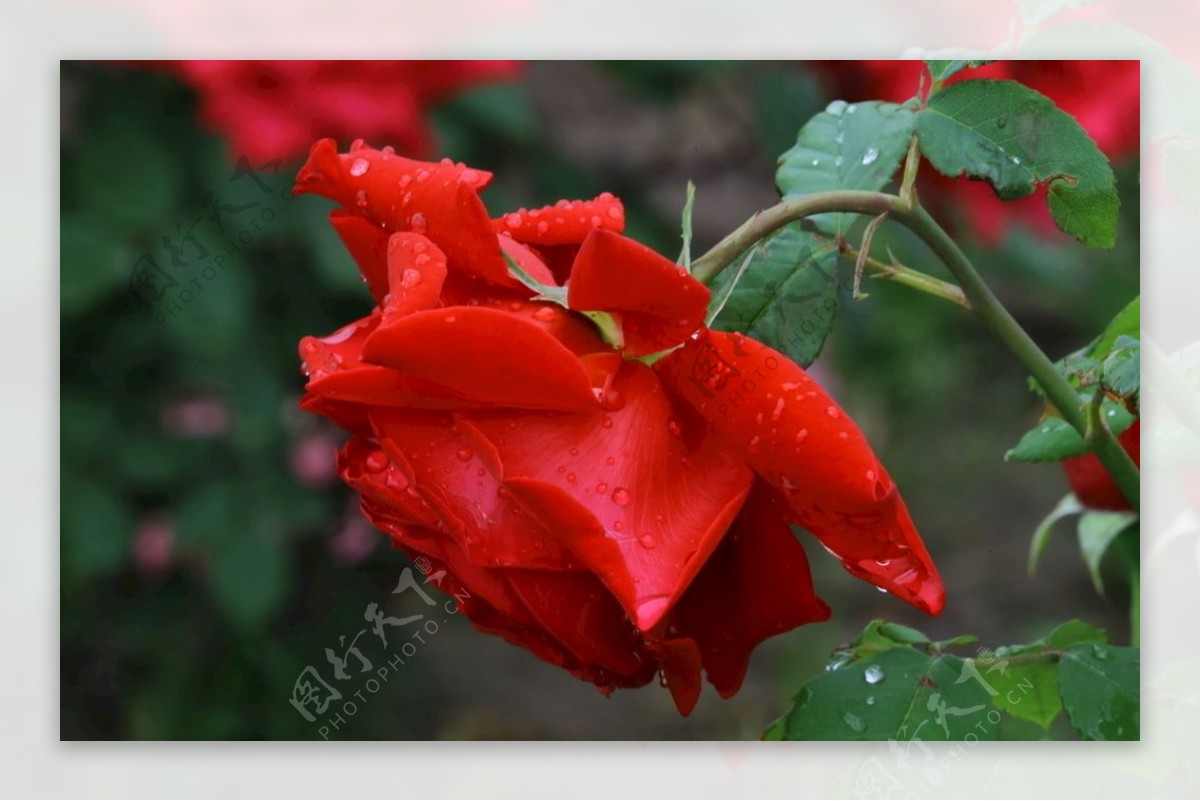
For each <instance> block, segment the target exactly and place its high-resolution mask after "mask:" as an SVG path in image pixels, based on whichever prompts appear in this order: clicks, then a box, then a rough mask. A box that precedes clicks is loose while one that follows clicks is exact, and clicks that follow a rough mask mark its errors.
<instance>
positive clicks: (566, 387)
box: [363, 306, 596, 409]
mask: <svg viewBox="0 0 1200 801" xmlns="http://www.w3.org/2000/svg"><path fill="white" fill-rule="evenodd" d="M363 358H365V359H366V360H368V361H370V362H372V363H374V364H378V365H382V366H385V367H391V368H393V369H395V370H399V371H400V372H402V373H406V374H409V375H414V376H418V377H420V378H422V379H424V380H426V381H430V382H433V383H435V384H438V385H440V386H442V387H445V388H446V389H448V390H450V391H452V392H455V393H458V394H460V395H461V396H463V397H465V398H467V399H470V400H472V401H475V402H477V403H481V404H491V405H496V406H506V407H510V408H518V409H580V408H586V407H588V406H595V404H596V400H595V396H594V395H593V393H592V385H591V380H590V378H589V375H588V373H587V371H586V370H585V369H584V367H583V364H582V363H581V362H580V361H579V358H578V357H577V356H576V355H575V354H574V353H572V352H571V351H570V350H568V349H567V348H566V347H565V346H563V345H562V344H561V343H560V342H559V341H558V340H557V339H555V338H554V336H553V335H552V334H550V333H549V332H547V331H546V330H545V329H543V328H542V327H541V326H539V325H537V324H536V323H535V322H533V321H531V320H528V319H525V318H522V317H519V316H516V315H512V314H507V313H505V312H502V311H499V310H496V309H485V308H481V307H474V306H451V307H449V308H443V309H431V310H429V311H423V312H417V313H415V314H411V315H409V316H407V317H404V318H402V319H400V320H397V321H396V322H394V323H391V324H389V325H387V326H386V327H381V328H379V329H378V330H377V331H376V332H375V333H374V334H372V335H371V337H370V338H369V339H368V340H367V342H366V344H365V346H364V348H363Z"/></svg>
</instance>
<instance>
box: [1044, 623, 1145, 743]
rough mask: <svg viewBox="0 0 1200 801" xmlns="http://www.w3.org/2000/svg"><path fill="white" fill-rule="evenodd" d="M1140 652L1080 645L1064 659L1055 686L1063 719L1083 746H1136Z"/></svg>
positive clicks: (1102, 646) (1139, 714) (1068, 652)
mask: <svg viewBox="0 0 1200 801" xmlns="http://www.w3.org/2000/svg"><path fill="white" fill-rule="evenodd" d="M1140 662H1141V652H1140V650H1139V649H1137V648H1120V647H1116V646H1111V645H1096V644H1094V643H1081V644H1079V645H1075V646H1072V647H1071V648H1070V649H1069V650H1068V651H1067V652H1066V653H1064V654H1063V655H1062V658H1061V659H1060V660H1059V666H1058V682H1059V685H1060V689H1061V694H1062V702H1063V708H1064V709H1066V711H1067V719H1068V720H1070V721H1071V726H1072V727H1073V728H1074V729H1075V731H1077V732H1079V734H1080V736H1082V737H1083V738H1084V739H1087V740H1137V739H1139V737H1140V718H1141V664H1140Z"/></svg>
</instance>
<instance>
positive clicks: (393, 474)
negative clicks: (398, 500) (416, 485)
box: [384, 470, 408, 490]
mask: <svg viewBox="0 0 1200 801" xmlns="http://www.w3.org/2000/svg"><path fill="white" fill-rule="evenodd" d="M384 483H385V484H387V485H388V486H389V487H391V488H392V489H398V490H402V489H406V488H407V487H408V478H407V477H405V475H404V474H403V473H401V472H400V471H398V470H389V471H388V474H387V478H386V479H384Z"/></svg>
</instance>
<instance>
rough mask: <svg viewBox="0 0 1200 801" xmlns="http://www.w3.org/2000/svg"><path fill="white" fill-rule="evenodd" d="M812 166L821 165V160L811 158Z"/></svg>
mask: <svg viewBox="0 0 1200 801" xmlns="http://www.w3.org/2000/svg"><path fill="white" fill-rule="evenodd" d="M813 166H814V167H820V166H821V160H820V159H813Z"/></svg>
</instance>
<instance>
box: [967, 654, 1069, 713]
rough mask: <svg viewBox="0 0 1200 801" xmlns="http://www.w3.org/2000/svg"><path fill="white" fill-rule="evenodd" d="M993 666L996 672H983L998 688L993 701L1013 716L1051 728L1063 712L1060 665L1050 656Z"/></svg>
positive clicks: (985, 678)
mask: <svg viewBox="0 0 1200 801" xmlns="http://www.w3.org/2000/svg"><path fill="white" fill-rule="evenodd" d="M994 667H995V670H994V672H992V671H989V672H987V673H986V674H985V675H984V680H985V681H987V682H988V684H990V685H991V687H992V689H993V690H995V691H996V695H994V696H992V705H993V706H995V707H996V708H997V709H999V710H1000V711H1002V712H1007V713H1008V714H1010V715H1012V716H1013V717H1016V718H1020V719H1021V720H1027V721H1029V722H1030V723H1036V724H1037V725H1038V726H1041V727H1042V728H1043V729H1049V728H1050V724H1052V723H1053V722H1054V719H1055V718H1057V717H1058V715H1059V713H1060V712H1062V699H1061V698H1060V697H1059V688H1058V665H1057V664H1055V663H1054V662H1053V661H1051V660H1050V659H1049V658H1047V659H1046V660H1045V661H1040V660H1039V661H1030V662H1021V663H1017V664H1011V665H1001V664H1000V663H997V664H996V665H995V666H994Z"/></svg>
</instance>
